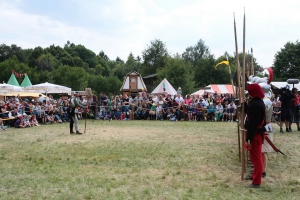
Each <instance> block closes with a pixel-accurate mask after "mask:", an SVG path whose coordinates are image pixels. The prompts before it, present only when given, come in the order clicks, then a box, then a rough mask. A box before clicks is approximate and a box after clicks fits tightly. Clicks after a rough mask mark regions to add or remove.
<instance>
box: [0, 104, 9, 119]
mask: <svg viewBox="0 0 300 200" xmlns="http://www.w3.org/2000/svg"><path fill="white" fill-rule="evenodd" d="M8 113H9V112H8V111H7V110H6V104H5V102H4V101H3V102H0V118H8Z"/></svg>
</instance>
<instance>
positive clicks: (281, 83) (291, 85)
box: [271, 82, 300, 91]
mask: <svg viewBox="0 0 300 200" xmlns="http://www.w3.org/2000/svg"><path fill="white" fill-rule="evenodd" d="M271 85H273V86H275V87H276V88H278V89H280V88H282V87H285V86H286V85H289V86H290V90H291V89H292V88H293V84H288V83H287V82H271ZM294 87H295V88H297V89H298V91H299V90H300V84H299V83H298V84H294Z"/></svg>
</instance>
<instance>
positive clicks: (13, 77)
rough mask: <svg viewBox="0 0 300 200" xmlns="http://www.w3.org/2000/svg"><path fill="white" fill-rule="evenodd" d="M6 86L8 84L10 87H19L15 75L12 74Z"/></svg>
mask: <svg viewBox="0 0 300 200" xmlns="http://www.w3.org/2000/svg"><path fill="white" fill-rule="evenodd" d="M7 84H10V85H15V86H20V85H19V83H18V81H17V79H16V77H15V75H14V74H13V73H12V74H11V76H10V78H9V80H8V82H7Z"/></svg>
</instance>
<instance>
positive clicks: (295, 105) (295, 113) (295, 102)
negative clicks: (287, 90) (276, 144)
mask: <svg viewBox="0 0 300 200" xmlns="http://www.w3.org/2000/svg"><path fill="white" fill-rule="evenodd" d="M292 93H293V94H294V96H295V98H294V99H292V106H291V111H290V114H291V116H290V124H289V125H290V127H289V129H290V130H292V128H291V127H292V123H293V122H295V124H296V125H297V129H298V131H300V127H299V106H300V96H299V94H298V90H297V88H293V89H292Z"/></svg>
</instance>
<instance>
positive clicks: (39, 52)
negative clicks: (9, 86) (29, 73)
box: [28, 46, 44, 67]
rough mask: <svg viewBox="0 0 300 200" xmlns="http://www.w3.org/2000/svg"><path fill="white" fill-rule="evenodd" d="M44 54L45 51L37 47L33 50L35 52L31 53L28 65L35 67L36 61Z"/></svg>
mask: <svg viewBox="0 0 300 200" xmlns="http://www.w3.org/2000/svg"><path fill="white" fill-rule="evenodd" d="M42 54H44V49H43V48H42V47H40V46H38V47H35V48H34V49H33V51H32V52H31V54H30V56H29V59H28V60H29V62H28V65H29V67H35V61H36V59H38V57H40V56H41V55H42Z"/></svg>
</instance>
